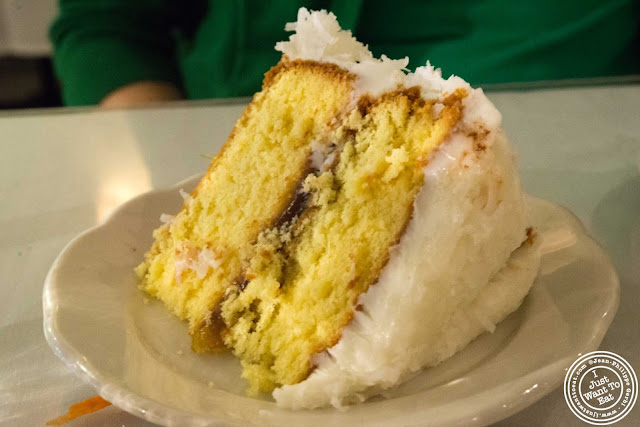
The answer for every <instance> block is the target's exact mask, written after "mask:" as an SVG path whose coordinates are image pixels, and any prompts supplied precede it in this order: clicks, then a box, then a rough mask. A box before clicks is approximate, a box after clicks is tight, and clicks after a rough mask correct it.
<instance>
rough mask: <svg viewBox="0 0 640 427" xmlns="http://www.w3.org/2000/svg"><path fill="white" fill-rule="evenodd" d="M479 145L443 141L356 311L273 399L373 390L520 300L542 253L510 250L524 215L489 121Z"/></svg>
mask: <svg viewBox="0 0 640 427" xmlns="http://www.w3.org/2000/svg"><path fill="white" fill-rule="evenodd" d="M485 144H486V149H485V151H483V152H481V153H479V155H476V152H475V151H474V150H473V148H474V147H473V140H472V139H471V138H469V137H467V136H465V135H463V134H462V133H457V134H454V135H453V136H452V138H451V140H450V141H448V142H446V143H445V144H443V146H442V148H441V150H440V151H439V153H438V154H437V155H435V156H434V157H433V159H432V161H431V162H430V164H429V165H428V166H427V167H426V168H425V184H424V187H423V189H422V190H421V191H420V193H419V194H418V196H417V198H416V201H415V206H414V214H413V218H412V220H411V222H410V224H409V227H408V228H407V231H406V232H405V234H404V235H403V237H402V238H401V240H400V243H399V244H398V245H397V246H396V247H394V248H392V250H391V258H390V260H389V262H388V264H387V265H386V267H385V268H384V269H383V271H382V272H381V274H380V277H379V280H378V282H377V283H376V284H374V285H373V286H371V287H370V288H369V290H368V291H367V292H366V293H365V294H363V295H361V297H360V299H359V303H360V304H361V305H362V311H356V312H355V317H354V319H353V321H352V322H351V323H350V324H349V325H348V326H347V327H346V328H345V329H344V330H343V332H342V338H341V340H340V341H339V342H338V344H337V345H335V346H334V347H332V348H331V349H329V350H328V352H327V353H325V354H324V355H321V356H320V357H318V358H316V362H317V368H316V370H315V371H314V372H313V373H312V374H311V375H310V376H309V377H308V378H307V379H306V380H304V381H302V382H301V383H299V384H295V385H290V386H284V387H281V388H279V389H276V390H275V391H274V393H273V396H274V398H275V399H276V401H277V403H278V405H279V406H282V407H288V408H294V409H299V408H314V407H320V406H325V405H328V404H331V405H334V406H341V405H343V404H347V403H353V402H356V401H358V400H361V399H362V398H364V397H366V396H370V395H372V394H376V393H379V392H380V391H382V390H384V389H385V388H388V387H391V386H393V385H395V384H397V383H399V382H401V381H403V380H405V379H407V378H408V377H410V376H411V375H412V374H413V373H414V372H416V371H417V370H419V369H421V368H423V367H425V366H433V365H435V364H437V363H439V362H441V361H442V360H444V359H446V358H448V357H450V356H451V355H452V354H453V353H454V352H456V351H458V350H459V349H461V348H462V347H464V346H465V345H466V344H467V343H468V342H469V341H470V340H472V339H473V338H475V337H476V336H477V335H479V334H480V333H481V332H483V331H485V330H489V331H491V330H492V329H493V328H494V325H495V324H496V323H498V322H499V321H501V320H502V319H503V318H504V317H505V316H506V315H507V314H509V313H510V312H511V311H513V310H515V309H516V308H517V307H518V306H519V304H520V303H521V301H522V298H523V297H524V295H526V293H527V292H528V290H529V287H530V286H531V284H532V282H533V278H534V277H535V274H536V271H537V263H538V260H539V255H538V251H537V249H536V248H532V247H530V246H525V247H523V248H522V249H519V250H518V251H516V252H514V251H515V250H516V249H517V248H518V247H519V246H520V245H521V243H522V241H523V240H524V238H525V228H526V227H527V225H528V222H527V219H526V206H525V201H524V195H523V193H522V191H521V188H520V183H519V179H518V175H517V170H516V162H515V160H514V155H513V153H512V151H511V150H510V148H509V146H508V143H507V140H506V138H505V137H504V135H503V134H502V133H501V132H500V131H499V130H495V129H494V130H493V131H492V132H491V134H490V135H489V136H488V138H487V140H486V141H485ZM465 166H466V167H465ZM505 264H506V266H505ZM425 325H428V326H427V327H425Z"/></svg>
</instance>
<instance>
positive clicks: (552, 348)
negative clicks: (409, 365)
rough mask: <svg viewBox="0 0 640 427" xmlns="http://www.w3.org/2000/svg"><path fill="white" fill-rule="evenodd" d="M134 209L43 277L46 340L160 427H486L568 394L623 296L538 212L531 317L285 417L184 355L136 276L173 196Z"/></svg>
mask: <svg viewBox="0 0 640 427" xmlns="http://www.w3.org/2000/svg"><path fill="white" fill-rule="evenodd" d="M198 180H199V177H194V178H191V179H189V180H186V181H184V182H182V183H180V184H178V185H177V186H175V187H174V188H170V189H167V190H161V191H154V192H151V193H147V194H144V195H142V196H140V197H137V198H136V199H133V200H131V201H129V202H128V203H126V204H125V205H123V206H122V207H121V208H119V209H118V210H117V211H116V212H115V213H113V214H112V215H111V216H110V217H109V218H108V219H107V220H106V221H105V222H104V223H103V224H101V225H99V226H97V227H95V228H93V229H91V230H88V231H87V232H85V233H83V234H82V235H80V236H78V237H77V238H76V239H75V240H73V241H72V242H71V243H70V244H69V245H68V246H67V247H66V249H65V250H64V251H63V252H62V253H61V254H60V255H59V256H58V258H57V260H56V261H55V263H54V264H53V266H52V267H51V270H50V271H49V275H48V277H47V280H46V283H45V288H44V296H43V305H44V330H45V335H46V338H47V341H48V342H49V345H50V346H51V348H52V349H53V351H54V352H55V353H56V354H57V355H58V357H60V358H61V359H62V360H63V361H64V362H65V363H66V364H67V365H68V366H69V368H71V369H72V370H73V371H74V372H75V373H76V374H78V375H79V376H81V377H82V378H84V379H85V380H87V381H89V382H90V383H91V384H92V385H93V386H94V387H95V388H96V389H97V390H98V392H99V393H100V395H102V396H103V397H104V398H105V399H107V400H108V401H110V402H112V403H113V404H114V405H117V406H119V407H120V408H122V409H124V410H125V411H128V412H130V413H132V414H134V415H137V416H140V417H143V418H146V419H148V420H150V421H153V422H156V423H160V424H166V425H181V426H187V425H198V426H200V425H211V424H216V425H220V424H249V423H256V424H277V425H302V424H314V425H333V426H338V425H353V424H367V425H375V424H393V425H400V424H402V425H413V424H420V425H452V424H464V425H471V424H476V425H485V424H489V423H491V422H495V421H498V420H500V419H502V418H505V417H507V416H509V415H511V414H513V413H515V412H517V411H518V410H520V409H522V408H524V407H526V406H528V405H530V404H532V403H533V402H535V401H536V400H538V399H540V398H541V397H542V396H544V395H545V394H546V393H548V392H550V391H551V390H553V389H554V388H556V387H557V386H558V385H560V384H561V382H562V380H563V377H564V373H565V370H566V369H567V368H568V367H569V366H570V365H571V363H572V362H573V361H574V360H575V359H576V358H577V357H578V355H579V354H582V353H586V352H588V351H592V350H595V349H596V348H597V347H598V345H599V344H600V342H601V340H602V337H603V335H604V333H605V332H606V330H607V328H608V327H609V324H610V323H611V320H612V318H613V315H614V314H615V311H616V309H617V306H618V298H619V296H618V295H619V284H618V278H617V276H616V273H615V270H614V268H613V266H612V265H611V262H610V261H609V258H608V257H607V256H606V255H605V254H604V253H603V251H602V249H600V247H599V246H598V245H597V244H596V243H595V242H594V241H593V240H592V239H591V238H589V237H588V236H587V234H586V233H585V230H584V228H583V227H582V225H581V224H580V222H579V221H578V220H577V219H576V218H575V217H574V216H573V215H572V214H571V213H570V212H569V211H567V210H566V209H564V208H561V207H559V206H556V205H554V204H552V203H550V202H547V201H544V200H540V199H531V204H532V207H533V214H534V222H535V225H536V227H537V229H538V232H539V234H540V236H541V237H542V239H543V244H542V246H543V251H544V252H545V253H544V255H543V258H542V264H541V268H540V272H539V275H538V277H537V279H536V282H535V284H534V286H533V288H532V290H531V293H530V294H529V295H528V296H527V298H526V299H525V301H524V304H523V305H522V306H521V307H520V309H518V310H517V311H516V312H515V313H513V314H512V315H510V316H509V317H508V318H507V319H506V320H504V321H503V322H502V323H500V324H499V325H498V327H497V329H496V331H495V332H494V333H493V334H484V335H482V336H481V337H479V338H478V339H476V340H475V341H473V342H472V343H471V344H470V345H469V346H468V347H466V348H465V349H464V350H463V351H461V352H460V353H458V354H457V355H455V356H454V357H453V358H451V359H449V360H447V361H446V362H445V363H443V364H441V365H439V366H438V367H436V368H432V369H428V370H424V371H423V372H422V373H421V374H419V375H418V376H417V377H415V378H413V379H412V380H410V381H409V382H407V383H405V384H403V385H401V386H400V387H397V388H395V389H392V390H390V391H389V392H388V395H387V396H386V398H382V397H378V398H374V399H372V400H369V401H367V402H365V403H363V404H360V405H356V406H353V407H349V408H348V409H346V410H341V411H339V410H335V409H323V410H314V411H298V412H293V411H287V410H282V409H278V408H277V407H276V406H275V404H274V403H273V402H272V401H271V400H269V399H268V398H264V399H252V398H248V397H246V396H245V395H244V393H243V391H244V389H245V387H246V383H245V382H244V380H242V379H241V377H240V366H239V363H238V362H237V361H236V360H235V359H234V358H233V357H231V356H228V355H222V356H212V355H197V354H194V353H192V352H191V351H190V349H189V345H190V340H189V337H188V334H187V326H186V324H184V323H182V322H180V321H179V320H177V319H176V318H175V317H173V316H172V315H170V314H169V313H168V312H167V311H166V310H165V309H164V307H163V306H162V305H161V304H160V303H159V302H157V301H154V300H149V299H147V298H146V297H145V296H144V295H143V294H142V292H141V291H139V290H138V289H137V287H136V284H137V281H136V277H135V275H134V273H133V268H134V267H135V266H136V265H137V264H138V263H139V262H140V261H141V260H142V256H143V254H144V252H145V251H146V250H147V248H148V247H149V246H150V245H151V240H152V239H151V231H152V230H153V229H154V228H156V227H157V226H159V225H160V222H159V217H160V214H161V213H175V212H176V211H177V210H178V208H179V206H180V205H181V203H182V199H181V197H180V195H179V193H178V189H180V188H184V189H185V190H191V189H192V188H194V187H195V185H196V184H197V182H198Z"/></svg>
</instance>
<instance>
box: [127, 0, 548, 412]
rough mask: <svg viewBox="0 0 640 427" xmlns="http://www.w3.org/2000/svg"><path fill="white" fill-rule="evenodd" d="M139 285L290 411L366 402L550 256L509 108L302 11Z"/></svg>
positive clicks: (424, 361)
mask: <svg viewBox="0 0 640 427" xmlns="http://www.w3.org/2000/svg"><path fill="white" fill-rule="evenodd" d="M286 29H287V30H289V31H295V33H294V34H293V35H292V36H291V38H290V40H289V41H287V42H282V43H279V44H278V45H277V46H276V49H278V50H280V51H281V52H283V57H282V60H281V61H280V63H279V64H278V65H276V66H275V67H274V68H273V69H272V70H271V71H269V72H268V73H267V74H266V76H265V80H264V85H263V89H262V91H261V92H260V93H258V94H256V95H255V97H254V99H253V101H252V102H251V104H250V105H249V107H248V108H247V109H246V110H245V112H244V114H243V115H242V117H241V118H240V120H239V121H238V123H237V124H236V126H235V128H234V130H233V132H232V134H231V136H230V137H229V139H228V141H227V143H226V144H225V146H224V147H223V149H222V151H221V152H220V153H219V154H218V155H217V156H216V158H215V159H214V160H213V161H212V163H211V166H210V168H209V170H208V172H207V173H206V175H205V176H204V178H203V179H202V181H201V182H200V184H199V185H198V187H197V188H196V190H195V191H194V192H193V193H192V194H191V195H189V196H187V197H186V199H185V203H184V206H183V208H182V210H181V211H180V212H179V213H178V214H177V215H176V216H175V217H174V218H169V220H168V221H166V224H165V225H163V226H161V227H160V228H159V229H158V230H156V231H155V233H154V237H155V242H154V244H153V246H152V248H151V250H150V251H149V252H148V253H147V255H146V259H145V261H144V263H142V264H141V265H140V266H139V267H138V269H137V272H138V275H139V276H140V278H141V288H142V289H143V290H144V291H145V292H147V293H149V294H150V295H153V296H155V297H157V298H159V299H160V300H162V301H163V302H164V304H165V305H166V306H167V307H168V308H169V309H170V310H171V311H172V312H174V313H175V314H176V315H177V316H179V317H180V318H181V319H185V320H187V321H188V322H189V328H190V333H191V336H192V342H193V349H194V350H195V351H201V352H216V351H220V350H226V349H230V350H231V351H233V353H234V354H235V355H237V356H238V357H239V358H240V360H241V362H242V366H243V376H244V377H245V378H246V379H247V380H248V382H249V385H250V393H257V392H273V396H274V398H275V399H276V401H277V403H278V404H279V405H280V406H283V407H290V408H313V407H319V406H324V405H329V404H332V405H334V406H339V405H343V404H347V403H351V402H354V401H358V400H362V399H364V398H366V397H368V396H370V395H373V394H376V393H379V392H380V391H382V390H384V389H385V388H388V387H391V386H393V385H395V384H398V383H399V382H401V381H403V380H405V379H407V378H408V377H409V376H411V375H412V374H413V373H415V372H416V371H418V370H420V369H421V368H423V367H425V366H433V365H435V364H437V363H440V362H441V361H443V360H444V359H446V358H448V357H450V356H451V355H452V354H454V353H455V352H456V351H458V350H460V349H461V348H463V347H464V346H465V345H466V344H467V343H469V342H470V341H471V340H472V339H474V338H475V337H476V336H478V335H479V334H481V333H482V332H483V331H486V330H489V331H491V330H493V328H494V327H495V324H496V323H498V322H500V321H501V320H502V319H503V318H504V317H505V316H506V315H507V314H509V313H511V312H512V311H513V310H515V309H516V308H517V307H518V306H519V305H520V303H521V302H522V300H523V298H524V296H525V295H526V294H527V292H528V290H529V288H530V286H531V284H532V282H533V280H534V277H535V275H536V271H537V267H538V262H539V255H538V252H537V249H536V246H535V244H534V242H533V241H534V239H533V232H532V229H531V228H530V224H529V223H528V220H527V213H526V211H527V208H526V203H525V198H524V194H523V192H522V189H521V186H520V182H519V178H518V174H517V167H516V160H515V156H514V153H513V151H512V149H511V148H510V146H509V144H508V141H507V140H506V138H505V136H504V134H503V133H502V131H501V130H500V120H501V117H500V114H499V113H498V111H497V110H496V109H495V107H494V106H493V105H492V104H491V102H490V101H489V100H488V99H487V98H486V97H485V96H484V94H483V92H482V90H480V89H472V88H471V87H470V86H469V85H468V84H467V83H465V82H464V81H463V80H462V79H460V78H457V77H451V78H449V79H447V80H444V79H442V78H441V76H440V72H439V71H438V70H434V68H433V67H431V66H430V65H429V64H427V65H426V66H425V67H420V68H418V69H417V70H416V71H415V73H408V74H407V73H405V72H404V71H403V70H404V69H405V67H406V66H407V64H408V60H407V59H403V60H390V59H388V58H386V57H384V56H383V57H382V58H381V59H377V58H374V57H373V56H372V54H371V52H370V51H369V50H368V49H367V48H366V46H364V45H362V44H361V43H359V42H358V41H356V40H355V39H354V38H353V37H352V36H351V33H350V32H348V31H343V30H341V29H340V26H339V25H338V22H337V21H336V18H335V16H334V15H333V14H330V13H327V12H324V11H321V12H309V11H307V10H306V9H300V11H299V14H298V21H297V22H296V23H293V24H288V25H287V27H286Z"/></svg>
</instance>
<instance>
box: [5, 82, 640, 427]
mask: <svg viewBox="0 0 640 427" xmlns="http://www.w3.org/2000/svg"><path fill="white" fill-rule="evenodd" d="M489 97H490V98H491V99H492V100H493V101H494V103H495V104H496V105H497V107H498V108H499V109H500V110H501V111H502V113H503V127H504V129H505V130H506V132H507V134H508V135H509V136H510V138H511V140H512V141H513V144H514V145H515V146H516V148H517V149H518V151H519V153H520V168H521V172H522V177H523V182H524V186H525V188H526V189H527V191H528V192H529V193H531V194H533V195H535V196H538V197H542V198H545V199H548V200H552V201H554V202H557V203H559V204H562V205H564V206H567V207H568V208H569V209H571V210H572V211H573V212H574V213H575V214H576V215H577V216H578V217H579V218H580V219H581V220H582V222H583V223H584V224H585V226H586V227H587V229H588V230H589V232H590V233H591V234H592V236H594V237H595V239H596V240H598V241H599V242H600V244H601V245H602V246H603V247H604V248H605V249H606V251H607V252H608V253H609V254H610V256H611V258H612V259H613V262H614V264H615V266H616V268H617V270H618V273H619V276H620V283H621V301H620V308H619V310H618V313H617V315H616V317H615V319H614V321H613V324H612V325H611V328H610V330H609V332H608V333H607V335H606V336H605V338H604V341H603V343H602V345H601V347H600V348H601V349H603V350H608V351H613V352H616V353H618V354H620V355H621V356H623V357H624V358H626V359H627V360H628V361H629V362H630V363H631V365H632V366H633V367H634V368H635V370H636V372H640V333H639V332H640V310H638V307H640V174H639V170H640V85H635V84H624V85H614V86H611V85H609V86H599V87H583V88H564V89H562V88H560V89H536V90H528V91H502V92H491V93H489ZM246 102H247V100H240V101H237V100H236V101H231V102H230V101H222V102H215V101H214V102H205V103H202V102H184V103H173V104H163V105H158V106H156V107H153V108H144V109H133V110H112V111H104V110H98V109H93V108H90V109H60V110H35V111H28V112H22V113H21V112H14V113H12V114H3V115H0V138H1V140H0V183H1V184H0V205H1V206H2V209H1V210H0V271H2V273H3V274H2V276H3V277H2V282H0V425H43V423H44V422H46V421H47V420H50V419H52V418H55V417H57V416H58V415H61V414H63V413H65V412H66V411H67V409H68V407H69V406H70V405H72V404H74V403H77V402H79V401H81V400H83V399H86V398H88V397H90V396H93V395H94V394H95V391H94V390H93V389H92V388H91V387H90V386H89V385H86V384H84V383H83V382H82V381H81V380H79V379H77V378H76V377H75V376H74V375H73V374H71V373H70V372H69V371H68V370H67V369H66V367H65V366H64V365H63V363H62V362H61V361H59V360H58V359H57V358H56V357H55V356H54V354H53V353H52V352H51V351H50V349H49V347H48V346H47V344H46V342H45V340H44V336H43V332H42V308H41V294H42V286H43V282H44V278H45V275H46V273H47V271H48V269H49V266H50V265H51V263H52V262H53V260H54V258H55V257H56V255H57V254H58V253H59V252H60V250H61V249H62V248H63V247H64V246H65V244H66V243H68V242H69V241H70V240H71V239H72V238H73V237H74V236H75V235H77V234H78V233H79V232H81V231H82V230H84V229H86V228H89V227H91V226H93V225H95V224H96V223H98V222H99V221H101V220H102V219H103V218H105V216H106V215H108V214H109V212H111V211H112V210H113V209H114V208H116V207H117V206H118V205H120V204H121V203H123V202H125V201H126V200H128V199H130V198H132V197H134V196H136V195H137V194H140V193H143V192H145V191H148V190H150V189H153V188H162V187H167V186H170V185H172V184H174V183H175V182H178V181H180V180H182V179H183V178H185V177H188V176H190V175H193V174H196V173H200V172H203V171H204V170H205V169H206V168H207V166H208V164H209V156H212V155H215V154H216V152H217V151H218V150H219V149H220V147H221V145H222V144H223V142H224V141H225V139H226V137H227V135H228V134H229V132H230V130H231V128H232V126H233V124H234V122H235V120H236V119H237V118H238V117H239V115H240V113H241V112H242V109H243V107H244V103H246ZM576 286H579V283H577V284H576ZM633 424H635V425H639V424H640V404H638V405H637V406H636V408H635V409H634V410H633V412H632V413H631V414H630V415H629V416H627V418H626V419H625V420H623V421H622V422H621V423H619V424H618V425H633ZM68 425H69V426H78V425H117V426H120V425H126V426H138V425H148V423H147V422H145V421H143V420H139V419H137V418H135V417H133V416H132V415H129V414H127V413H125V412H123V411H121V410H119V409H118V408H115V407H113V406H111V407H108V408H105V409H102V410H100V411H98V412H95V413H93V414H91V415H87V416H84V417H81V418H79V419H77V420H76V421H74V422H72V423H69V424H68ZM498 425H503V426H507V425H538V426H540V425H541V426H555V425H576V426H578V425H583V424H582V423H581V422H580V421H578V420H577V418H575V417H574V415H573V414H571V412H569V410H568V408H567V406H566V403H565V401H564V398H563V395H562V390H561V389H557V390H555V391H554V392H552V393H551V394H549V395H548V396H546V397H544V398H543V399H542V400H540V401H539V402H537V403H535V404H534V405H532V406H530V407H529V408H527V409H525V410H523V411H521V412H520V413H518V414H516V415H514V416H512V417H511V418H508V419H506V420H504V421H502V422H501V423H498Z"/></svg>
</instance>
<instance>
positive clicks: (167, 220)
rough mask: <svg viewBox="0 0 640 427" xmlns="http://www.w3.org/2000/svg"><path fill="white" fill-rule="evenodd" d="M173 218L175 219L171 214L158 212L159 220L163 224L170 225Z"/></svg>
mask: <svg viewBox="0 0 640 427" xmlns="http://www.w3.org/2000/svg"><path fill="white" fill-rule="evenodd" d="M174 219H176V217H175V216H173V215H169V214H164V213H163V214H160V222H162V223H163V224H164V225H171V223H172V222H173V220H174Z"/></svg>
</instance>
